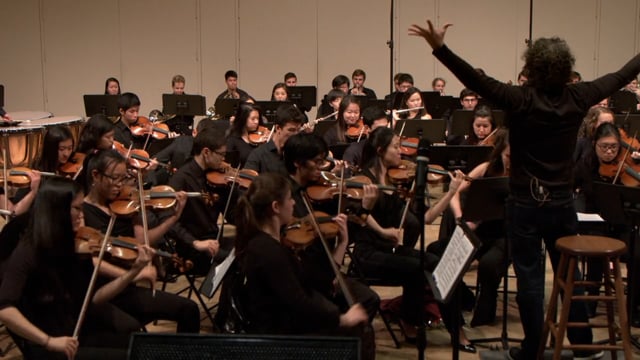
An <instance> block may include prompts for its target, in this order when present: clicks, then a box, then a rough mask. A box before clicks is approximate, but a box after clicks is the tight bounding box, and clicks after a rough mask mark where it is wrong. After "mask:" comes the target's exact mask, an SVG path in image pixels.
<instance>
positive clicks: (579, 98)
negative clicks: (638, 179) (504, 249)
mask: <svg viewBox="0 0 640 360" xmlns="http://www.w3.org/2000/svg"><path fill="white" fill-rule="evenodd" d="M450 26H451V24H445V25H444V26H442V27H440V28H435V27H434V26H433V24H432V23H431V21H430V20H427V27H426V28H424V27H421V26H418V25H415V24H414V25H412V26H411V28H410V29H409V35H413V36H418V37H422V38H424V39H425V40H426V41H427V42H428V43H429V45H430V46H431V48H433V55H434V56H435V57H436V58H437V59H438V60H440V62H442V64H444V65H445V66H446V67H447V68H448V69H449V70H450V71H451V72H452V73H453V74H455V76H456V77H457V78H458V79H459V80H460V81H461V82H462V83H463V84H464V85H465V86H466V87H468V88H470V89H471V90H474V91H476V92H477V93H478V94H479V95H481V96H482V97H483V98H486V99H487V100H488V101H490V102H491V103H492V104H495V105H496V106H497V107H498V108H501V109H504V110H506V111H507V112H509V115H510V121H509V127H510V132H509V142H510V144H511V174H510V199H509V203H508V206H507V224H508V225H507V226H508V236H509V239H510V241H511V244H512V245H511V249H512V255H513V263H514V268H515V271H516V275H517V277H518V294H517V297H516V300H517V302H518V307H519V310H520V318H521V321H522V327H523V329H524V335H525V337H524V340H523V341H522V344H521V345H522V348H511V349H510V351H509V358H511V359H537V358H541V354H540V355H537V350H538V346H539V343H540V341H541V339H540V334H541V333H542V328H543V317H544V313H543V312H544V310H543V305H544V304H543V302H544V268H543V266H542V263H541V261H540V248H541V242H542V239H544V241H545V244H546V249H547V251H548V252H549V257H550V258H551V262H552V265H553V268H554V269H555V268H556V266H557V264H558V261H559V253H558V251H557V250H556V247H555V242H556V240H557V239H558V238H560V237H562V236H567V235H575V234H576V233H577V225H578V223H577V217H576V211H575V209H574V206H573V198H572V179H573V174H572V172H573V159H572V154H573V151H574V149H575V145H576V135H577V133H578V128H579V127H580V124H581V123H582V118H583V117H584V114H585V113H586V112H587V110H589V107H591V106H592V105H595V104H597V103H598V102H599V101H600V99H604V98H606V97H608V96H610V95H611V94H613V93H614V92H616V91H617V90H618V89H620V88H621V87H623V86H624V85H625V84H627V83H629V82H630V81H631V80H632V79H633V78H634V77H635V76H636V75H637V74H638V72H639V71H640V56H638V55H636V56H635V57H634V58H633V59H631V61H629V62H628V63H627V64H626V65H624V66H623V67H622V68H621V69H620V70H618V71H617V72H614V73H610V74H607V75H604V76H602V77H600V78H598V79H595V80H594V81H590V82H580V83H576V84H568V83H569V80H570V76H571V72H572V70H573V65H574V63H575V58H574V57H573V55H572V53H571V51H570V49H569V46H568V45H567V43H566V42H565V41H564V40H562V39H560V38H557V37H553V38H540V39H537V40H536V41H534V42H533V43H532V44H531V47H529V48H528V49H527V50H526V51H525V53H524V56H523V58H524V61H525V65H524V70H525V71H527V73H528V75H529V77H528V81H527V83H526V84H525V85H524V86H510V85H507V84H505V83H502V82H500V81H497V80H495V79H493V78H491V77H489V76H486V75H482V74H479V73H478V72H476V71H475V70H474V68H473V67H472V66H471V65H470V64H468V63H467V62H465V61H464V60H463V59H461V58H460V57H458V56H457V55H456V54H454V53H453V52H452V51H451V50H450V49H449V48H448V47H447V46H446V45H445V44H444V36H445V33H446V31H447V29H448V28H449V27H450ZM534 131H535V133H537V134H541V135H539V136H535V137H533V136H530V134H532V133H533V132H534ZM575 292H582V293H584V289H576V291H575ZM569 321H570V322H586V321H588V318H587V312H586V305H585V304H584V303H582V302H577V301H573V302H572V308H571V311H570V314H569ZM568 337H569V341H570V342H571V343H572V344H591V343H592V333H591V329H588V328H569V329H568ZM600 356H602V352H600V353H594V352H593V351H591V352H589V351H576V352H575V353H574V358H575V359H593V358H598V357H600Z"/></svg>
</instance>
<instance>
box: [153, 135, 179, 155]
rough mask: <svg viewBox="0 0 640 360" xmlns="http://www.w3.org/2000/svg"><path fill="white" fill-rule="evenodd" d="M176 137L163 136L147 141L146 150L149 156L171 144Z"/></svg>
mask: <svg viewBox="0 0 640 360" xmlns="http://www.w3.org/2000/svg"><path fill="white" fill-rule="evenodd" d="M175 139H176V138H164V139H156V140H154V141H151V142H150V143H149V147H148V148H147V152H148V153H149V156H154V155H155V154H157V153H159V152H160V151H162V150H164V149H165V148H166V147H167V146H169V145H171V143H173V142H174V141H175Z"/></svg>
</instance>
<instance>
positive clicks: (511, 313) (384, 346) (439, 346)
mask: <svg viewBox="0 0 640 360" xmlns="http://www.w3.org/2000/svg"><path fill="white" fill-rule="evenodd" d="M436 190H437V189H436ZM438 229H439V221H436V222H435V223H434V224H432V225H427V228H426V230H427V232H426V233H427V239H428V241H433V240H434V239H435V238H436V237H437V233H438ZM226 231H227V229H226V228H225V233H226ZM546 269H547V276H546V288H547V291H546V295H547V297H548V296H549V293H550V292H551V290H550V289H551V285H552V282H553V277H552V273H551V266H550V264H548V260H547V266H546ZM475 275H476V274H475V269H473V265H472V269H471V270H470V271H469V272H468V273H467V275H466V276H465V281H466V283H467V284H470V285H472V284H475V279H476V277H475ZM623 275H624V274H623ZM186 284H187V283H186V281H185V280H184V278H181V279H180V280H179V281H178V282H176V283H172V284H168V288H167V290H168V291H177V290H178V289H181V288H183V287H185V286H186ZM509 286H510V290H511V289H515V279H512V280H511V281H510V285H509ZM374 290H375V291H377V292H378V294H379V295H380V298H381V299H389V298H393V297H396V296H398V295H400V288H377V287H376V288H374ZM205 299H206V298H205ZM501 299H502V295H500V299H499V301H498V309H499V311H498V316H497V319H496V323H495V324H494V325H492V326H481V327H478V328H470V327H468V326H465V328H464V329H465V332H466V334H467V337H468V338H470V339H478V338H493V337H499V336H500V332H501V327H502V325H501V324H502V312H501V309H502V300H501ZM216 300H217V299H216V297H214V298H213V299H211V300H209V301H208V302H209V304H210V305H213V304H215V303H216V302H217V301H216ZM598 313H599V314H604V307H600V308H598ZM463 315H464V317H465V319H466V320H467V323H468V322H469V321H470V320H471V313H463ZM598 317H599V318H600V320H604V315H599V316H598ZM202 319H203V320H202V322H201V332H202V333H210V332H212V325H211V323H210V321H209V320H208V319H206V318H205V315H204V312H202ZM507 324H508V335H509V337H510V338H518V339H520V338H522V328H521V326H520V321H519V315H518V307H517V305H516V302H515V295H509V300H508V315H507ZM373 327H374V329H375V332H376V354H377V359H380V360H386V359H389V360H391V359H394V360H395V359H417V358H418V351H417V349H416V347H415V345H411V344H408V343H406V342H404V338H403V336H402V334H401V333H400V330H399V327H398V325H397V324H395V325H394V327H395V329H396V334H397V336H398V337H399V339H400V340H401V342H402V344H401V348H400V349H396V348H395V346H394V345H393V342H392V340H391V337H390V336H389V333H388V332H387V331H386V329H385V327H384V324H383V322H382V321H381V320H380V318H379V317H377V318H376V319H375V320H374V322H373ZM147 329H148V331H160V332H172V331H175V324H174V323H171V322H159V323H158V325H155V326H154V325H150V326H148V327H147ZM631 334H632V335H638V336H640V329H637V328H631ZM5 335H6V331H5V330H4V329H2V330H0V348H2V349H5V348H6V347H7V346H8V345H9V344H10V339H8V338H7V336H5ZM606 336H607V333H606V330H605V329H595V330H594V340H598V339H604V338H605V337H606ZM427 343H428V345H427V349H426V352H425V358H427V359H434V360H437V359H451V358H452V350H451V346H450V345H449V335H448V333H447V332H446V330H445V329H444V328H435V329H429V330H428V331H427ZM510 345H511V346H514V345H518V343H511V344H510ZM489 346H494V347H499V343H498V342H495V343H489V344H485V345H482V346H478V350H479V353H478V354H467V353H460V359H463V360H465V359H478V358H486V359H489V358H491V359H504V358H506V357H505V355H504V354H501V353H499V352H490V350H489ZM500 349H501V348H500ZM633 351H634V357H633V358H634V359H640V350H638V349H637V348H633ZM606 356H607V357H606V358H608V354H607V355H606ZM618 358H619V359H622V358H623V357H622V356H619V357H618ZM3 359H22V356H21V354H20V352H19V351H18V350H17V349H15V348H13V349H11V350H10V351H9V352H8V353H7V354H6V356H5V357H3Z"/></svg>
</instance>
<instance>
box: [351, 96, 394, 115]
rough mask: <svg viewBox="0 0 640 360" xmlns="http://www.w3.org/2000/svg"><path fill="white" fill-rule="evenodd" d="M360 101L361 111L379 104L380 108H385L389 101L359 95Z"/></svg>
mask: <svg viewBox="0 0 640 360" xmlns="http://www.w3.org/2000/svg"><path fill="white" fill-rule="evenodd" d="M357 99H358V100H359V101H360V110H361V111H360V113H362V111H364V109H366V108H369V107H374V106H377V107H379V108H380V109H382V110H384V109H386V108H387V102H386V101H384V99H383V100H378V99H376V100H374V99H370V98H368V97H366V96H358V98H357Z"/></svg>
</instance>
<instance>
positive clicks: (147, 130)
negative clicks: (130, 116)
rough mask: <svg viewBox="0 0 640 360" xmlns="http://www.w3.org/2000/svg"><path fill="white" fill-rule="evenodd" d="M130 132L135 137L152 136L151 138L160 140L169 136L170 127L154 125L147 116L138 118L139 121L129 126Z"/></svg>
mask: <svg viewBox="0 0 640 360" xmlns="http://www.w3.org/2000/svg"><path fill="white" fill-rule="evenodd" d="M149 125H151V126H149ZM129 130H130V131H131V134H133V135H134V136H146V135H149V134H151V136H153V137H154V138H155V139H158V140H160V139H164V138H166V137H168V136H169V126H168V125H167V124H162V123H161V124H154V123H152V122H151V120H149V118H148V117H145V116H138V121H136V123H135V124H133V125H129Z"/></svg>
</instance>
